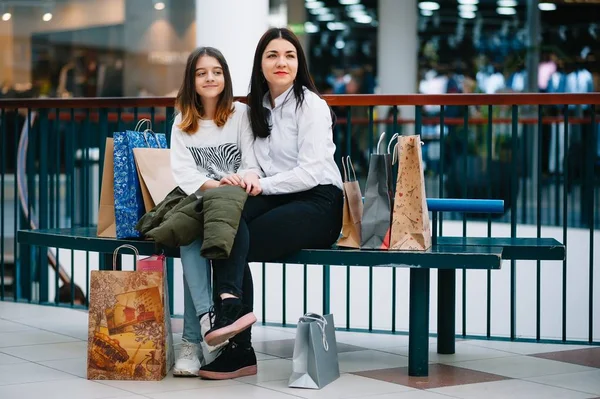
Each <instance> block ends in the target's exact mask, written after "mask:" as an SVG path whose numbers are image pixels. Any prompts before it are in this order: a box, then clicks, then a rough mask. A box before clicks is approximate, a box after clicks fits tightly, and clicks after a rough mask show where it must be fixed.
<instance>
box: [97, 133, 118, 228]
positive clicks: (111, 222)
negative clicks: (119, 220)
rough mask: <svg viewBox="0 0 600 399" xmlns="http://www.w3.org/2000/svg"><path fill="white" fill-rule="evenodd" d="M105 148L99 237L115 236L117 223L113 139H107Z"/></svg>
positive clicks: (99, 211) (99, 212) (99, 213)
mask: <svg viewBox="0 0 600 399" xmlns="http://www.w3.org/2000/svg"><path fill="white" fill-rule="evenodd" d="M105 148H106V149H105V150H104V165H103V166H102V168H103V169H102V186H101V188H100V206H99V209H98V230H97V233H96V234H97V235H98V237H110V238H115V237H116V236H117V230H116V229H117V225H116V223H115V190H114V186H113V178H114V163H113V139H112V138H108V139H106V147H105Z"/></svg>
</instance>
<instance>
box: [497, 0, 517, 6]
mask: <svg viewBox="0 0 600 399" xmlns="http://www.w3.org/2000/svg"><path fill="white" fill-rule="evenodd" d="M516 6H517V0H498V7H516Z"/></svg>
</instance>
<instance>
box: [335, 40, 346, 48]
mask: <svg viewBox="0 0 600 399" xmlns="http://www.w3.org/2000/svg"><path fill="white" fill-rule="evenodd" d="M344 47H346V42H344V41H343V40H338V41H336V42H335V48H336V49H338V50H341V49H343V48H344Z"/></svg>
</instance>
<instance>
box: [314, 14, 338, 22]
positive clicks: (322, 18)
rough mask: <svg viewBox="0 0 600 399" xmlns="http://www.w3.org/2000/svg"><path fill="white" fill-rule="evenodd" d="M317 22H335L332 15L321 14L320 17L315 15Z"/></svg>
mask: <svg viewBox="0 0 600 399" xmlns="http://www.w3.org/2000/svg"><path fill="white" fill-rule="evenodd" d="M317 20H319V21H335V16H334V15H333V14H321V15H317Z"/></svg>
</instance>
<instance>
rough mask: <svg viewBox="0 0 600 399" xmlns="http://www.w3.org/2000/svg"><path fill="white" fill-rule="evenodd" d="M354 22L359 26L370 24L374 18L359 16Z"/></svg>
mask: <svg viewBox="0 0 600 399" xmlns="http://www.w3.org/2000/svg"><path fill="white" fill-rule="evenodd" d="M354 21H355V22H358V23H359V24H370V23H371V22H373V18H372V17H371V16H370V15H359V16H357V17H356V18H354Z"/></svg>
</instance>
